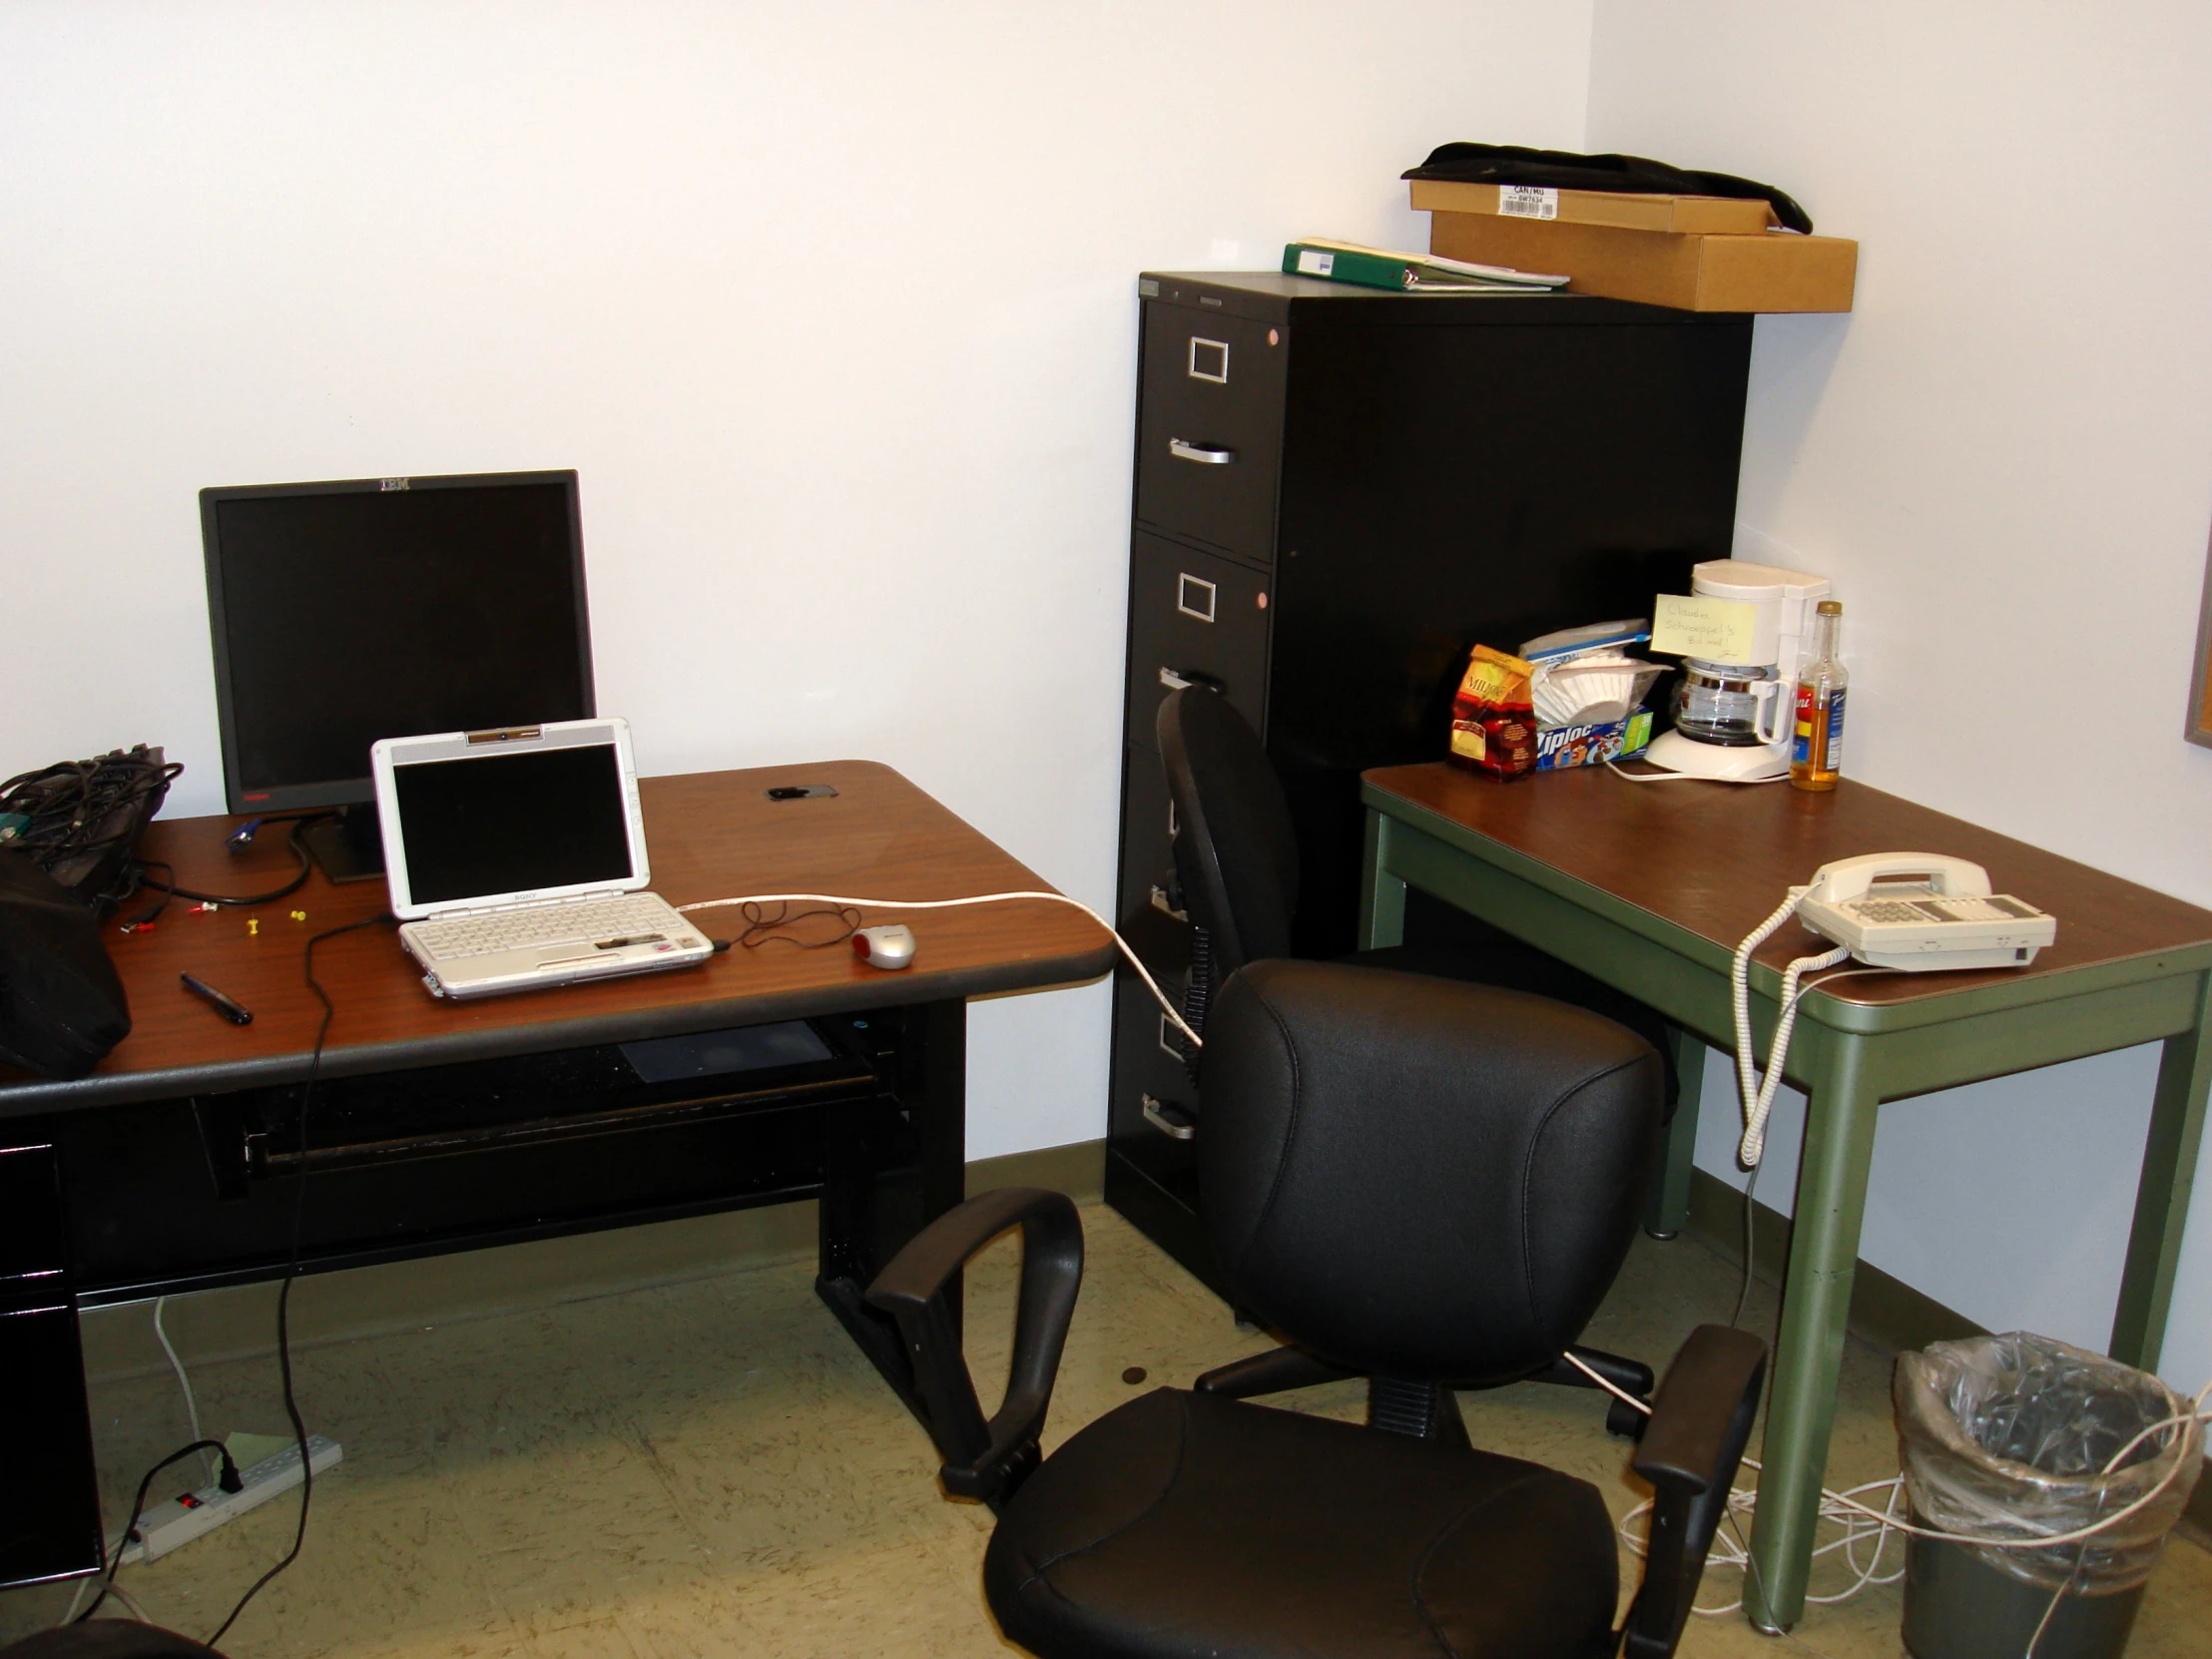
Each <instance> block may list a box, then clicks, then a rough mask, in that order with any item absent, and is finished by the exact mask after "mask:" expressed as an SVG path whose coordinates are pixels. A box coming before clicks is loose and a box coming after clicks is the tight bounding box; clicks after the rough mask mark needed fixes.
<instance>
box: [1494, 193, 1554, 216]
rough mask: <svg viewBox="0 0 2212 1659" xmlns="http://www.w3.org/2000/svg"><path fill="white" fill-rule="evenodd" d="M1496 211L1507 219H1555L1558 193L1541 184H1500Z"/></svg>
mask: <svg viewBox="0 0 2212 1659" xmlns="http://www.w3.org/2000/svg"><path fill="white" fill-rule="evenodd" d="M1497 211H1498V212H1499V213H1500V214H1502V215H1503V216H1504V217H1505V218H1507V219H1557V218H1558V217H1559V193H1558V192H1557V191H1555V190H1547V189H1545V188H1544V187H1543V186H1541V185H1500V186H1498V187H1497Z"/></svg>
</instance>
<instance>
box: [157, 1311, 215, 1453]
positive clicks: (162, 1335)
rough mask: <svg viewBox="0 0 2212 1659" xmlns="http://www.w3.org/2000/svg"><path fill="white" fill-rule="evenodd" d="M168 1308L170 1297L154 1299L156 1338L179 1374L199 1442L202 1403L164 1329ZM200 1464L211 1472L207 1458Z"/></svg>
mask: <svg viewBox="0 0 2212 1659" xmlns="http://www.w3.org/2000/svg"><path fill="white" fill-rule="evenodd" d="M168 1306H169V1298H168V1297H166V1296H158V1297H156V1298H155V1299H154V1337H155V1340H156V1341H158V1342H159V1343H160V1344H161V1345H162V1352H163V1353H164V1354H166V1355H168V1356H169V1369H170V1370H171V1371H173V1372H175V1373H176V1374H177V1386H178V1387H179V1388H181V1389H183V1390H184V1395H185V1417H186V1420H188V1421H189V1422H190V1423H191V1424H192V1437H193V1438H194V1439H196V1440H197V1439H199V1438H201V1433H200V1401H199V1400H197V1399H195V1398H194V1397H193V1393H192V1379H191V1378H189V1377H187V1376H186V1375H185V1363H184V1361H182V1360H180V1359H178V1358H177V1349H176V1345H175V1344H173V1343H172V1342H170V1340H169V1333H168V1331H166V1330H165V1329H163V1326H162V1314H163V1313H164V1311H165V1310H166V1309H167V1308H168ZM200 1464H201V1472H202V1473H203V1474H206V1473H210V1472H211V1471H210V1470H209V1468H208V1460H207V1459H206V1458H205V1457H203V1458H202V1459H201V1460H200Z"/></svg>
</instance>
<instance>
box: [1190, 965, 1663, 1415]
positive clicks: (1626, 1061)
mask: <svg viewBox="0 0 2212 1659" xmlns="http://www.w3.org/2000/svg"><path fill="white" fill-rule="evenodd" d="M1660 1077H1661V1073H1660V1066H1659V1056H1658V1055H1657V1054H1656V1053H1654V1052H1653V1050H1652V1048H1651V1045H1650V1044H1649V1043H1647V1042H1645V1041H1644V1040H1643V1039H1642V1038H1640V1037H1638V1036H1636V1035H1635V1034H1634V1033H1633V1032H1630V1031H1628V1030H1626V1029H1624V1028H1623V1027H1621V1026H1619V1025H1616V1024H1614V1023H1613V1022H1612V1021H1611V1020H1608V1019H1604V1018H1602V1017H1600V1016H1598V1015H1596V1014H1592V1013H1589V1012H1586V1011H1585V1010H1583V1009H1580V1008H1574V1007H1569V1006H1567V1005H1565V1004H1563V1003H1557V1002H1552V1001H1548V1000H1546V999H1545V998H1542V997H1536V996H1529V995H1526V994H1524V993H1522V992H1519V991H1510V990H1502V989H1499V988H1497V987H1494V986H1488V985H1474V984H1468V983H1464V982H1462V981H1458V980H1448V979H1436V978H1430V977H1428V976H1426V975H1422V974H1408V973H1393V972H1389V971H1386V970H1384V969H1381V968H1370V967H1357V966H1352V965H1349V964H1344V963H1331V962H1303V961H1289V960H1276V961H1262V962H1255V963H1253V964H1251V965H1250V966H1248V967H1246V968H1245V969H1243V970H1242V971H1241V972H1240V973H1238V974H1237V975H1236V976H1235V977H1234V978H1232V979H1231V980H1229V982H1228V983H1227V984H1225V985H1224V986H1223V987H1222V989H1221V992H1220V995H1219V997H1218V998H1217V1000H1216V1002H1215V1004H1214V1008H1213V1015H1212V1018H1211V1020H1210V1021H1209V1023H1208V1026H1207V1031H1206V1132H1205V1134H1203V1135H1201V1136H1200V1137H1199V1138H1198V1147H1199V1182H1200V1203H1201V1209H1202V1211H1203V1213H1204V1215H1205V1218H1206V1226H1207V1231H1208V1234H1209V1235H1210V1238H1211V1241H1212V1244H1213V1248H1214V1254H1215V1260H1216V1262H1217V1264H1218V1265H1219V1267H1220V1269H1221V1271H1222V1273H1223V1274H1224V1276H1225V1277H1226V1278H1227V1279H1228V1281H1229V1284H1230V1287H1231V1288H1232V1289H1233V1290H1234V1291H1235V1293H1236V1296H1237V1299H1238V1301H1239V1302H1240V1304H1242V1305H1243V1306H1245V1307H1247V1308H1249V1309H1251V1310H1252V1311H1253V1312H1254V1313H1256V1314H1258V1315H1259V1316H1261V1317H1262V1318H1263V1319H1264V1320H1265V1321H1266V1322H1267V1323H1268V1324H1270V1325H1272V1326H1274V1327H1276V1328H1278V1329H1280V1330H1281V1331H1282V1333H1283V1334H1284V1335H1285V1336H1286V1337H1288V1338H1289V1339H1290V1340H1291V1341H1292V1342H1294V1343H1296V1344H1297V1345H1298V1346H1299V1347H1301V1348H1305V1349H1307V1350H1309V1351H1310V1352H1312V1353H1314V1354H1316V1355H1318V1356H1320V1357H1321V1358H1323V1359H1324V1360H1327V1361H1330V1362H1333V1363H1335V1364H1337V1365H1340V1366H1344V1367H1346V1368H1347V1369H1349V1370H1353V1371H1359V1372H1366V1373H1370V1374H1374V1373H1383V1374H1386V1375H1389V1376H1393V1377H1403V1378H1409V1379H1418V1380H1428V1381H1435V1382H1445V1381H1449V1382H1454V1383H1461V1384H1464V1385H1473V1384H1480V1383H1501V1382H1505V1381H1508V1380H1510V1379H1512V1378H1516V1377H1521V1376H1525V1375H1527V1374H1528V1373H1529V1372H1531V1371H1533V1370H1535V1369H1537V1368H1538V1367H1541V1366H1544V1365H1547V1364H1549V1363H1550V1362H1552V1361H1554V1360H1556V1359H1557V1358H1558V1357H1559V1355H1560V1353H1561V1352H1562V1351H1563V1350H1564V1349H1565V1348H1566V1347H1567V1345H1568V1344H1570V1343H1572V1342H1573V1341H1574V1340H1575V1338H1576V1337H1577V1336H1578V1335H1579V1334H1580V1332H1581V1330H1582V1328H1583V1326H1584V1325H1585V1324H1586V1323H1587V1322H1588V1321H1589V1318H1590V1316H1591V1315H1592V1314H1593V1313H1595V1312H1596V1311H1597V1305H1598V1303H1599V1302H1600V1301H1601V1300H1602V1299H1603V1298H1604V1295H1605V1292H1606V1290H1607V1289H1608V1288H1609V1287H1610V1286H1611V1284H1612V1282H1613V1277H1614V1275H1615V1274H1617V1273H1618V1272H1619V1271H1620V1265H1621V1262H1622V1261H1623V1260H1624V1259H1625V1257H1626V1256H1627V1253H1628V1245H1629V1241H1630V1239H1631V1238H1632V1237H1633V1236H1634V1233H1635V1228H1636V1220H1637V1217H1638V1215H1639V1213H1640V1210H1641V1205H1642V1198H1643V1191H1644V1186H1645V1182H1646V1180H1647V1179H1648V1177H1649V1174H1650V1168H1651V1163H1652V1159H1653V1156H1654V1153H1655V1151H1656V1149H1657V1145H1658V1138H1659V1125H1660V1087H1661V1084H1660Z"/></svg>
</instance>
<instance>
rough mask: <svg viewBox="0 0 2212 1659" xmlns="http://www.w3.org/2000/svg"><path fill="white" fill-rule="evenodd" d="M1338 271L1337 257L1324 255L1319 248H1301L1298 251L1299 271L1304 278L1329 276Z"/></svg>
mask: <svg viewBox="0 0 2212 1659" xmlns="http://www.w3.org/2000/svg"><path fill="white" fill-rule="evenodd" d="M1336 269H1337V256H1336V255H1334V254H1324V253H1322V252H1321V250H1319V249H1317V248H1301V249H1300V250H1299V251H1298V270H1299V275H1301V276H1303V277H1327V276H1329V275H1330V274H1331V273H1332V272H1334V271H1335V270H1336Z"/></svg>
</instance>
